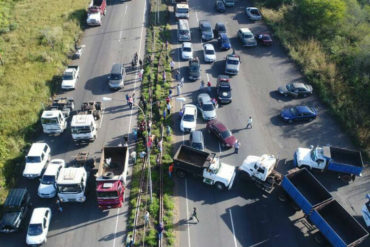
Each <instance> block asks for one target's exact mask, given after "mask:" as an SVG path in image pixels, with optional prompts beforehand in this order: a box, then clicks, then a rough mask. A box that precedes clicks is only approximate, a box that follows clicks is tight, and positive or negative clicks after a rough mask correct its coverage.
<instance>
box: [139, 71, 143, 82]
mask: <svg viewBox="0 0 370 247" xmlns="http://www.w3.org/2000/svg"><path fill="white" fill-rule="evenodd" d="M139 75H140V76H139V78H140V81H141V82H142V81H143V77H144V69H141V70H140V74H139Z"/></svg>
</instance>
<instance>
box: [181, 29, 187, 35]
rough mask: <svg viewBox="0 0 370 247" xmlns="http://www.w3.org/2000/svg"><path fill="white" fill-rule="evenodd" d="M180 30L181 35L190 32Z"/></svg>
mask: <svg viewBox="0 0 370 247" xmlns="http://www.w3.org/2000/svg"><path fill="white" fill-rule="evenodd" d="M179 32H180V35H186V34H188V31H186V30H180V31H179Z"/></svg>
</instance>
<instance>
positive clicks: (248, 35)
mask: <svg viewBox="0 0 370 247" xmlns="http://www.w3.org/2000/svg"><path fill="white" fill-rule="evenodd" d="M238 37H239V40H240V41H241V42H242V44H243V46H257V40H256V39H255V38H254V35H253V33H252V32H251V30H249V28H246V27H244V28H240V29H239V31H238Z"/></svg>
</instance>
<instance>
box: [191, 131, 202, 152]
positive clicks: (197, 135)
mask: <svg viewBox="0 0 370 247" xmlns="http://www.w3.org/2000/svg"><path fill="white" fill-rule="evenodd" d="M189 144H190V147H192V148H195V149H198V150H200V151H204V137H203V133H202V131H200V130H194V131H192V132H190V135H189Z"/></svg>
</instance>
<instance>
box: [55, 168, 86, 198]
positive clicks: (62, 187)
mask: <svg viewBox="0 0 370 247" xmlns="http://www.w3.org/2000/svg"><path fill="white" fill-rule="evenodd" d="M86 183H87V172H86V170H85V168H83V167H68V168H62V169H61V170H60V174H59V177H58V180H57V188H58V198H59V200H60V201H61V202H85V201H86V196H85V189H86Z"/></svg>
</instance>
